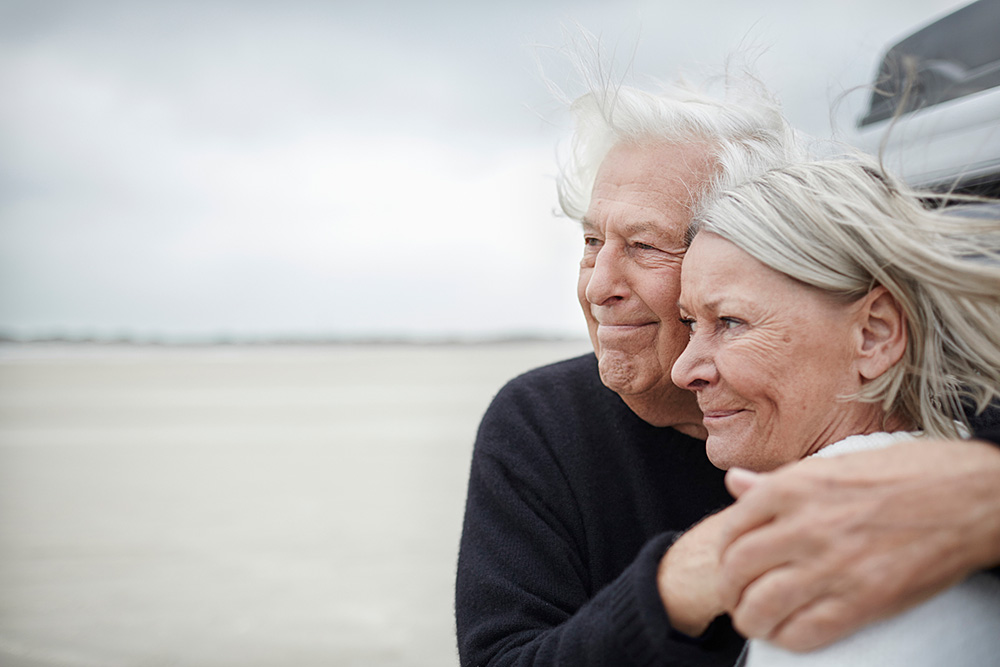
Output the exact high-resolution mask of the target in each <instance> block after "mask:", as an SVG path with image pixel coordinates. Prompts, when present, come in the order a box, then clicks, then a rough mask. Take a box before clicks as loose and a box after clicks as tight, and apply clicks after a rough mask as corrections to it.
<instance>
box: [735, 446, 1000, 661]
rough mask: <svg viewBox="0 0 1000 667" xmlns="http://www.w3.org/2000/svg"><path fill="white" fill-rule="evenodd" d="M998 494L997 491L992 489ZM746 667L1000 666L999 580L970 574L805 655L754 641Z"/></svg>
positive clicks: (834, 450)
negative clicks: (915, 604) (951, 585)
mask: <svg viewBox="0 0 1000 667" xmlns="http://www.w3.org/2000/svg"><path fill="white" fill-rule="evenodd" d="M919 435H920V434H919V433H906V432H899V433H872V434H870V435H854V436H851V437H849V438H846V439H844V440H841V441H840V442H836V443H834V444H832V445H828V446H827V447H824V448H823V449H821V450H819V451H818V452H816V454H814V456H820V457H832V456H839V455H841V454H847V453H850V452H858V451H863V450H868V449H881V448H883V447H887V446H889V445H892V444H895V443H897V442H901V441H903V440H912V439H914V438H915V437H919ZM998 491H1000V490H998ZM745 659H746V662H745V663H743V664H745V665H746V667H844V666H845V665H852V666H853V665H857V666H860V667H866V666H872V667H874V666H876V665H877V666H878V667H937V666H939V665H944V666H945V667H980V666H982V665H1000V580H997V578H996V577H992V576H988V575H985V574H976V575H973V576H971V577H969V578H968V579H966V580H965V581H963V582H962V583H960V584H957V585H955V586H953V587H951V588H949V589H948V590H946V591H944V592H942V593H940V594H938V595H936V596H934V597H933V598H931V599H930V600H928V601H926V602H924V603H923V604H920V605H918V606H916V607H914V608H912V609H910V610H908V611H905V612H903V613H902V614H900V615H898V616H895V617H893V618H889V619H886V620H884V621H880V622H878V623H875V624H872V625H869V626H867V627H865V628H862V629H861V630H859V631H858V632H856V633H855V634H853V635H851V636H850V637H847V638H845V639H842V640H840V641H838V642H835V643H834V644H832V645H830V646H827V647H825V648H822V649H819V650H817V651H811V652H809V653H792V652H791V651H786V650H784V649H781V648H778V647H777V646H774V645H773V644H771V643H769V642H766V641H762V640H758V639H754V640H751V641H749V642H747V651H746V655H745Z"/></svg>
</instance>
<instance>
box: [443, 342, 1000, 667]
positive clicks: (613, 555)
mask: <svg viewBox="0 0 1000 667" xmlns="http://www.w3.org/2000/svg"><path fill="white" fill-rule="evenodd" d="M998 425H1000V409H992V410H990V411H987V413H986V414H984V415H980V416H978V417H976V418H974V419H973V429H974V431H975V433H976V435H977V436H978V437H980V438H983V439H987V440H991V441H993V442H994V443H1000V426H998ZM723 475H724V473H723V471H721V470H718V469H716V468H715V467H714V466H712V464H711V463H709V461H708V459H707V457H706V455H705V445H704V442H702V441H700V440H695V439H693V438H689V437H687V436H685V435H683V434H681V433H678V432H677V431H675V430H673V429H670V428H656V427H654V426H650V425H649V424H647V423H646V422H644V421H642V420H641V419H639V418H638V417H637V416H636V415H635V413H633V412H632V411H631V410H630V409H629V408H628V406H626V405H625V403H624V402H622V400H621V398H619V396H618V395H617V394H615V393H614V392H612V391H611V390H609V389H607V388H606V387H605V386H604V385H603V384H601V380H600V376H599V373H598V370H597V360H596V358H595V357H594V355H592V354H591V355H586V356H583V357H579V358H576V359H571V360H569V361H564V362H561V363H558V364H554V365H552V366H547V367H544V368H540V369H537V370H534V371H531V372H529V373H526V374H525V375H522V376H521V377H518V378H516V379H515V380H513V381H511V382H510V383H508V384H507V386H506V387H504V388H503V389H502V390H501V391H500V392H499V393H498V394H497V396H496V398H495V399H494V401H493V403H492V405H491V406H490V408H489V410H487V412H486V415H485V416H484V417H483V421H482V424H481V425H480V428H479V434H478V436H477V438H476V446H475V450H474V453H473V457H472V471H471V474H470V478H469V493H468V499H467V503H466V510H465V525H464V528H463V533H462V542H461V549H460V555H459V562H458V579H457V585H456V602H455V613H456V621H457V629H458V645H459V654H460V656H461V662H462V665H463V667H471V666H473V665H475V666H480V667H486V666H489V667H500V666H501V665H504V666H507V665H518V666H522V667H527V666H528V665H531V666H535V667H541V666H565V667H587V666H598V665H599V666H602V667H606V666H617V665H621V666H623V667H627V666H647V665H649V666H652V665H657V666H659V667H674V666H680V665H696V666H699V667H700V666H708V665H732V664H733V663H734V662H735V660H736V658H737V656H738V654H739V652H740V650H741V648H742V645H743V640H742V638H741V637H740V636H739V635H738V634H736V632H735V631H734V630H733V629H732V626H731V625H730V624H729V621H728V618H727V617H721V618H720V619H717V620H716V622H715V623H713V624H712V626H711V627H710V628H709V630H708V632H706V633H705V635H704V636H702V637H701V638H699V639H697V640H694V639H691V638H689V637H687V636H686V635H683V634H681V633H679V632H676V631H674V630H673V629H672V628H671V627H670V621H669V619H668V618H667V614H666V612H665V610H664V608H663V604H662V603H661V601H660V597H659V594H658V592H657V586H656V570H657V566H658V564H659V561H660V558H661V557H662V556H663V554H664V553H665V552H666V550H667V548H668V547H669V545H670V544H671V543H672V542H673V540H674V539H676V537H677V535H678V534H679V532H680V531H683V530H684V529H686V528H688V527H689V526H691V525H692V524H693V523H695V522H696V521H698V520H699V519H701V518H702V517H703V516H705V515H706V514H707V513H709V512H711V511H714V510H717V509H720V508H722V507H724V506H725V505H728V504H729V503H730V502H731V500H732V499H731V498H730V497H729V495H728V494H727V493H726V491H725V488H724V486H723ZM991 573H992V574H994V575H997V576H1000V567H998V568H995V569H994V570H992V571H991Z"/></svg>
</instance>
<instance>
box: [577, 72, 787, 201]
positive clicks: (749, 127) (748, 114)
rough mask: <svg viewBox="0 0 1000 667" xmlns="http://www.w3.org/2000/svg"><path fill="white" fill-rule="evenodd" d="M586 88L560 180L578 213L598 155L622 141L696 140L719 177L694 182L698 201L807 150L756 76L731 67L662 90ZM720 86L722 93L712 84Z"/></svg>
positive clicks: (597, 83)
mask: <svg viewBox="0 0 1000 667" xmlns="http://www.w3.org/2000/svg"><path fill="white" fill-rule="evenodd" d="M588 79H589V80H590V81H592V82H593V83H591V84H590V85H589V88H590V90H589V92H587V93H586V94H584V95H582V96H581V97H579V98H577V99H576V100H575V101H574V102H573V103H572V105H571V107H570V110H571V112H572V115H573V118H574V134H573V138H572V141H571V144H570V154H569V156H568V159H567V160H566V161H565V163H564V164H563V165H562V166H561V169H560V174H559V179H558V192H559V203H560V206H561V207H562V210H563V212H564V213H566V215H568V216H569V217H571V218H574V219H577V220H580V219H582V218H583V216H584V215H585V214H586V211H587V209H588V208H589V206H590V197H591V191H592V190H593V187H594V181H595V179H596V177H597V172H598V169H599V168H600V165H601V162H602V161H603V160H604V158H605V157H606V156H607V154H608V152H609V151H610V150H611V149H612V148H613V147H614V146H615V145H617V144H632V145H635V144H640V145H641V144H649V145H652V146H656V145H664V144H690V143H698V144H702V145H704V146H705V149H706V151H707V152H708V154H709V156H710V157H711V158H712V160H713V162H714V163H715V167H716V174H715V178H714V179H712V181H711V182H709V183H697V184H692V185H698V186H700V188H701V190H700V191H699V192H696V193H695V195H696V196H695V197H694V198H693V202H694V204H693V206H694V207H695V208H697V206H698V201H699V199H700V195H703V194H704V193H705V192H707V191H708V190H711V189H714V188H717V187H725V186H726V185H728V184H732V183H738V182H740V181H743V180H746V179H747V178H749V177H750V176H752V175H754V174H758V173H761V172H763V171H766V170H767V169H769V168H771V167H774V166H777V165H779V164H783V163H785V162H788V161H790V160H794V159H796V158H799V157H801V156H802V155H803V148H802V145H803V144H802V142H801V141H800V140H799V138H798V137H797V136H796V135H795V133H794V131H793V130H792V128H791V126H790V125H789V124H788V122H787V121H786V120H785V118H784V116H783V115H782V113H781V109H780V106H779V104H778V103H777V101H776V100H775V98H774V97H773V96H772V95H771V94H770V93H769V92H768V91H767V90H766V89H765V88H764V86H763V84H761V83H760V82H759V81H758V80H757V79H756V78H755V77H753V76H751V75H749V74H738V75H737V74H733V73H728V74H725V75H721V76H718V77H714V78H712V79H709V80H707V81H706V82H705V84H704V85H702V86H695V85H692V84H691V83H689V82H686V81H684V80H680V81H678V82H676V83H674V84H671V85H664V86H662V87H661V89H660V90H659V91H658V92H655V93H654V92H647V91H645V90H640V89H638V88H633V87H629V86H625V85H620V84H614V83H612V82H611V81H610V80H609V77H607V76H590V77H588ZM713 85H716V86H719V87H721V88H722V92H721V93H720V94H719V95H713V94H711V93H710V92H708V89H709V88H710V87H712V86H713Z"/></svg>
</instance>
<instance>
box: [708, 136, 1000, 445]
mask: <svg viewBox="0 0 1000 667" xmlns="http://www.w3.org/2000/svg"><path fill="white" fill-rule="evenodd" d="M943 198H945V196H943V195H933V194H928V193H918V192H916V191H913V190H911V189H910V188H908V187H907V186H906V185H904V184H903V183H902V182H901V181H898V180H896V179H895V178H893V177H892V176H890V175H889V174H887V173H886V172H885V171H883V169H882V168H881V166H880V165H879V164H878V162H877V161H876V160H875V159H874V158H869V157H867V156H862V155H853V156H849V157H845V158H842V159H831V160H821V161H813V162H795V163H790V164H788V165H785V166H781V167H778V168H775V169H772V170H770V171H767V172H765V173H763V174H762V175H759V176H757V177H755V178H752V179H750V180H748V181H746V182H744V183H741V184H737V185H735V186H734V187H731V188H729V189H727V190H725V191H716V192H714V193H713V194H712V196H711V198H710V200H707V201H705V202H704V205H703V208H702V210H701V211H700V212H699V213H698V215H697V216H696V217H695V220H694V221H693V224H692V227H691V229H690V230H689V238H690V237H693V235H694V234H695V233H697V232H698V231H701V230H704V231H708V232H712V233H715V234H718V235H720V236H722V237H724V238H726V239H727V240H729V241H730V242H732V243H734V244H735V245H736V246H738V247H739V248H741V249H742V250H744V251H745V252H747V253H749V254H750V255H752V256H753V257H755V258H756V259H757V260H759V261H761V262H763V263H764V264H766V265H767V266H769V267H771V268H773V269H775V270H776V271H779V272H781V273H783V274H785V275H787V276H790V277H792V278H794V279H796V280H799V281H801V282H803V283H805V284H807V285H811V286H813V287H816V288H818V289H820V290H823V291H824V292H827V293H829V294H832V295H835V296H837V297H840V298H843V299H856V298H859V297H861V296H864V295H865V294H867V293H868V292H869V291H870V290H872V289H873V288H874V287H876V286H877V285H882V286H884V287H885V288H886V289H887V290H888V291H889V292H890V293H891V294H892V296H893V297H894V298H895V299H896V300H897V301H898V303H899V304H900V306H901V308H902V310H903V312H904V313H905V315H906V320H907V333H908V336H909V341H908V345H907V349H906V352H905V354H904V357H903V358H902V359H901V360H900V361H899V362H898V363H897V364H896V365H895V366H894V367H893V368H891V369H890V370H889V371H887V372H886V373H884V374H883V375H882V376H881V377H879V378H877V379H876V380H874V381H872V382H871V383H869V384H868V385H866V386H865V387H864V388H863V389H862V391H861V392H860V393H859V394H858V395H857V396H856V397H850V398H856V399H859V400H864V401H871V402H879V403H881V405H882V409H883V411H884V414H885V415H886V416H888V415H891V414H898V415H902V416H904V417H906V418H908V419H909V420H910V421H912V422H913V423H915V424H917V425H919V426H920V427H921V428H922V429H924V431H926V432H927V433H928V434H930V435H933V436H939V437H955V436H956V435H958V429H957V427H956V423H955V422H956V420H958V421H959V422H963V423H965V424H966V425H967V421H966V417H965V409H964V408H965V407H966V406H968V405H974V406H975V408H976V410H977V411H981V410H983V409H984V408H985V407H986V406H987V405H988V404H989V403H990V402H991V401H993V400H995V399H996V398H998V396H1000V219H998V216H997V215H996V210H997V209H996V208H994V209H992V210H993V211H994V214H993V215H992V216H990V217H985V218H984V217H978V216H971V215H969V216H963V215H956V213H955V212H952V211H949V210H946V209H942V208H933V207H932V205H933V204H935V203H937V204H940V203H943V202H940V201H937V202H935V200H937V199H943ZM949 198H950V199H951V200H952V201H953V200H954V199H955V196H954V195H952V196H950V197H949ZM929 204H930V205H929Z"/></svg>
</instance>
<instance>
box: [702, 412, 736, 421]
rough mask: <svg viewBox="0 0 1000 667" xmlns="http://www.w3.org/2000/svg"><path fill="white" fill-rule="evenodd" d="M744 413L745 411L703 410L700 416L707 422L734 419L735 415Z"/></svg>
mask: <svg viewBox="0 0 1000 667" xmlns="http://www.w3.org/2000/svg"><path fill="white" fill-rule="evenodd" d="M743 412H746V411H745V410H703V411H702V416H703V418H704V420H705V421H706V422H708V421H722V420H724V419H728V418H729V417H735V416H736V415H739V414H742V413H743Z"/></svg>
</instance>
